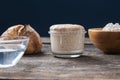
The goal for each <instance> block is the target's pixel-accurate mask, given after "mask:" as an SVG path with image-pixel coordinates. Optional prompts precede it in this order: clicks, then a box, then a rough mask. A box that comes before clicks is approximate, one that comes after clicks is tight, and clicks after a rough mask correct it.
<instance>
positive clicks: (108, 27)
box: [102, 23, 120, 31]
mask: <svg viewBox="0 0 120 80" xmlns="http://www.w3.org/2000/svg"><path fill="white" fill-rule="evenodd" d="M102 30H103V31H120V24H119V23H115V24H113V23H108V24H107V25H105V27H104V28H103V29H102Z"/></svg>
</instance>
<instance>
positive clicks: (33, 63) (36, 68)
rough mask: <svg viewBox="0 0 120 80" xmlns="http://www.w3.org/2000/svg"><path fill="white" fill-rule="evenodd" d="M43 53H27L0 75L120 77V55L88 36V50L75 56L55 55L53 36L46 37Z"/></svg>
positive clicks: (57, 79)
mask: <svg viewBox="0 0 120 80" xmlns="http://www.w3.org/2000/svg"><path fill="white" fill-rule="evenodd" d="M42 40H43V48H42V53H38V54H35V55H24V56H23V57H22V58H21V60H20V61H19V62H18V64H17V65H16V66H14V67H11V68H5V69H0V79H5V80H6V79H9V80H10V79H11V80H25V79H32V80H36V79H41V80H43V79H48V80H49V79H51V80H64V79H67V80H120V55H108V54H104V53H103V52H102V51H100V50H99V49H97V48H96V47H94V46H93V44H92V43H91V42H90V40H89V39H88V38H86V40H85V52H84V53H83V54H82V55H81V56H80V57H79V58H74V59H62V58H55V57H53V55H52V53H51V47H50V41H49V38H42Z"/></svg>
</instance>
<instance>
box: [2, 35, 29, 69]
mask: <svg viewBox="0 0 120 80" xmlns="http://www.w3.org/2000/svg"><path fill="white" fill-rule="evenodd" d="M28 42H29V38H28V37H25V36H9V37H8V36H2V37H0V68H7V67H11V66H14V65H16V64H17V63H18V61H19V60H20V58H21V57H22V56H23V54H24V52H25V50H26V48H27V45H28Z"/></svg>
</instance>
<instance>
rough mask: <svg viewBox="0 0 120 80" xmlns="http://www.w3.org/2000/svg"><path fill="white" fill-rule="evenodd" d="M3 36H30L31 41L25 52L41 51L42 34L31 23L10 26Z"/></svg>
mask: <svg viewBox="0 0 120 80" xmlns="http://www.w3.org/2000/svg"><path fill="white" fill-rule="evenodd" d="M1 36H27V37H29V38H30V41H29V44H28V47H27V49H26V52H25V54H34V53H38V52H41V48H42V41H41V38H40V35H39V34H38V33H37V32H36V31H35V30H34V29H33V28H32V27H31V26H30V25H25V26H24V25H15V26H12V27H9V28H8V29H7V30H6V31H5V32H4V33H3V34H2V35H1Z"/></svg>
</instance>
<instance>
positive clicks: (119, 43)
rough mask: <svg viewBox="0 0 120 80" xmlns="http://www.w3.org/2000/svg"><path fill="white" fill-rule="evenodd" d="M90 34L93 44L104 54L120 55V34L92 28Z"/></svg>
mask: <svg viewBox="0 0 120 80" xmlns="http://www.w3.org/2000/svg"><path fill="white" fill-rule="evenodd" d="M88 34H89V38H90V40H91V41H92V42H93V44H94V45H95V46H96V47H97V48H99V49H100V50H102V51H103V52H104V53H111V54H120V32H115V31H102V28H91V29H89V30H88Z"/></svg>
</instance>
